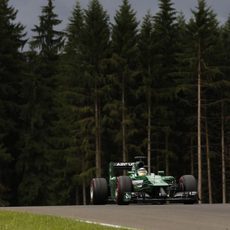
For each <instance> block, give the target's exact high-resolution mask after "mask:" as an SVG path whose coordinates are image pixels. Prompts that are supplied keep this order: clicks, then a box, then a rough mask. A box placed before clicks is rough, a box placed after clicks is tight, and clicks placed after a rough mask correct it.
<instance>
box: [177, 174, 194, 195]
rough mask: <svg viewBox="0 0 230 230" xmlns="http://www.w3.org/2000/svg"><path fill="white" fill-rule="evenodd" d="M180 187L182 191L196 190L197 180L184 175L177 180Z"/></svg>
mask: <svg viewBox="0 0 230 230" xmlns="http://www.w3.org/2000/svg"><path fill="white" fill-rule="evenodd" d="M179 183H180V189H181V191H182V192H192V191H197V182H196V179H195V177H194V176H192V175H184V176H182V177H181V178H180V180H179Z"/></svg>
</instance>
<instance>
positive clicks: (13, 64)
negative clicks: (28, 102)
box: [0, 0, 25, 204]
mask: <svg viewBox="0 0 230 230" xmlns="http://www.w3.org/2000/svg"><path fill="white" fill-rule="evenodd" d="M16 16H17V11H16V10H15V9H14V8H13V7H10V6H9V2H8V0H1V1H0V31H1V32H0V44H1V45H0V203H3V204H5V202H6V204H7V201H11V202H12V201H13V200H12V199H13V196H14V195H15V191H14V190H15V187H14V186H15V184H16V178H15V173H14V161H15V160H16V159H17V158H18V156H19V154H20V150H19V148H18V143H19V139H20V132H19V129H20V110H21V98H20V88H21V80H22V76H23V68H24V67H23V66H24V65H23V56H22V53H21V52H20V49H21V48H22V47H23V45H24V43H25V40H23V37H24V32H23V31H24V27H23V26H22V25H21V24H20V23H16V22H15V20H16Z"/></svg>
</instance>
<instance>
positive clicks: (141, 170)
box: [137, 168, 147, 176]
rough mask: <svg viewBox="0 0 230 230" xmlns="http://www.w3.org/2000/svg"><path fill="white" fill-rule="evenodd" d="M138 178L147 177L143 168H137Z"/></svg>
mask: <svg viewBox="0 0 230 230" xmlns="http://www.w3.org/2000/svg"><path fill="white" fill-rule="evenodd" d="M137 174H138V176H146V175H147V170H146V169H145V168H139V169H138V170H137Z"/></svg>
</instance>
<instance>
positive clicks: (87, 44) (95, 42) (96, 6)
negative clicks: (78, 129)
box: [82, 0, 110, 177]
mask: <svg viewBox="0 0 230 230" xmlns="http://www.w3.org/2000/svg"><path fill="white" fill-rule="evenodd" d="M84 19H85V26H84V30H83V40H82V41H83V42H82V54H83V56H82V58H83V65H84V68H85V70H86V74H87V75H88V77H89V82H88V84H89V85H88V86H89V87H90V89H89V91H88V92H91V93H92V94H91V95H90V96H91V99H92V101H93V103H94V110H93V111H94V120H95V126H94V128H93V129H94V130H95V163H96V176H97V177H100V176H101V174H102V143H101V140H102V138H101V135H102V124H101V121H102V114H101V111H102V107H103V100H102V96H103V90H102V89H103V85H104V81H105V79H104V75H103V71H102V63H103V60H104V59H106V58H107V57H108V51H109V49H108V48H109V36H110V31H109V21H108V20H109V18H108V15H107V12H106V11H105V10H104V9H103V7H102V5H101V4H100V3H99V1H98V0H92V1H91V2H90V4H89V6H88V9H87V10H86V11H85V18H84Z"/></svg>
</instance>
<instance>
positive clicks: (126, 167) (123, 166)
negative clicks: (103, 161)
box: [109, 162, 135, 177]
mask: <svg viewBox="0 0 230 230" xmlns="http://www.w3.org/2000/svg"><path fill="white" fill-rule="evenodd" d="M134 165H135V162H110V164H109V174H110V177H114V176H118V175H122V174H123V173H122V172H123V171H131V170H132V169H133V166H134Z"/></svg>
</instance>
